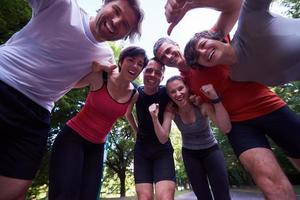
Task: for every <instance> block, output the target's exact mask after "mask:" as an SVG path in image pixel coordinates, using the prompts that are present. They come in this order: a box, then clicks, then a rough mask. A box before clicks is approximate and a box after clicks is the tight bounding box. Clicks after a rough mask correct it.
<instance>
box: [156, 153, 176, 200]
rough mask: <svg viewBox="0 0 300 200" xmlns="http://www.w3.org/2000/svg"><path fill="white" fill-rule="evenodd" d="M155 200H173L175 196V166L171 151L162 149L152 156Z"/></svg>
mask: <svg viewBox="0 0 300 200" xmlns="http://www.w3.org/2000/svg"><path fill="white" fill-rule="evenodd" d="M152 158H153V162H154V164H153V174H154V183H155V199H157V200H173V199H174V194H175V181H176V176H175V164H174V158H173V149H169V148H166V149H163V150H159V151H157V152H156V153H155V154H153V157H152Z"/></svg>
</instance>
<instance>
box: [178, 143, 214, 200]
mask: <svg viewBox="0 0 300 200" xmlns="http://www.w3.org/2000/svg"><path fill="white" fill-rule="evenodd" d="M182 158H183V163H184V167H185V170H186V173H187V175H188V177H189V180H190V183H191V185H192V189H193V191H194V193H195V195H196V196H197V199H198V200H200V199H203V200H211V199H213V198H212V195H211V192H210V189H209V184H208V180H207V174H206V170H205V168H204V165H203V164H204V163H203V162H202V160H203V159H202V152H201V150H189V149H185V148H182Z"/></svg>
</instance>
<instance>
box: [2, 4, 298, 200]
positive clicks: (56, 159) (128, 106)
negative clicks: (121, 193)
mask: <svg viewBox="0 0 300 200" xmlns="http://www.w3.org/2000/svg"><path fill="white" fill-rule="evenodd" d="M28 2H29V4H30V5H31V7H32V18H31V20H30V22H29V23H28V24H27V25H26V26H25V27H24V28H22V29H21V30H20V31H19V32H17V33H15V34H14V35H13V36H12V37H11V38H10V39H9V40H8V41H7V42H6V43H5V44H3V45H2V46H1V47H0V66H1V67H0V72H1V73H0V88H1V89H0V92H1V96H2V98H1V100H0V126H1V128H2V131H1V140H0V163H1V164H0V200H2V199H3V200H21V199H25V196H26V191H27V189H28V187H29V186H30V185H31V183H32V180H33V179H34V176H35V174H36V172H37V170H38V168H39V164H40V162H41V159H42V157H43V152H44V150H45V147H46V142H47V135H48V132H49V128H50V113H51V110H52V108H53V106H54V103H55V102H56V101H57V100H59V99H60V98H61V97H62V96H63V95H64V94H66V93H67V92H68V91H70V90H71V89H72V88H81V87H85V86H88V87H89V88H90V91H89V93H88V96H87V98H86V102H85V105H84V106H83V108H82V109H81V111H80V112H78V113H77V115H76V116H74V117H73V118H72V119H70V120H69V121H68V122H67V123H66V125H65V127H63V129H62V130H61V131H60V133H59V134H58V136H57V138H56V139H55V142H54V145H53V149H52V154H51V161H50V172H49V199H50V200H53V199H62V200H66V199H96V198H97V195H98V193H99V187H100V183H101V178H102V168H103V151H104V143H105V139H106V136H107V134H108V133H109V131H110V129H111V127H112V126H113V124H114V123H115V121H116V120H117V119H118V118H119V117H122V116H125V117H126V118H127V120H128V122H129V124H130V125H131V127H132V129H133V131H134V132H135V133H136V143H135V147H134V178H135V184H136V192H137V197H138V199H139V200H148V199H153V198H154V195H155V198H156V199H163V200H172V199H174V193H175V182H176V175H175V167H174V159H173V148H172V145H171V142H170V139H169V133H170V130H171V124H172V121H174V122H175V124H176V125H177V127H178V129H179V130H180V132H181V134H182V156H183V161H184V165H185V168H186V172H187V175H188V178H189V180H190V182H191V185H192V189H193V190H194V192H195V194H196V196H197V198H198V199H205V200H209V199H216V200H218V199H231V197H230V193H229V181H228V175H227V171H226V165H225V160H224V156H223V153H222V151H221V150H220V148H219V146H218V143H217V141H216V139H215V137H214V135H213V133H212V129H211V127H210V121H212V122H213V123H214V124H215V125H216V126H217V127H218V128H219V130H220V131H221V132H222V133H224V134H226V135H227V137H228V140H229V142H230V144H231V146H232V148H233V150H234V152H235V154H236V156H237V158H238V159H239V160H240V162H241V163H242V165H243V166H244V168H245V169H246V170H247V171H248V172H249V173H250V175H251V176H252V178H253V180H254V181H255V183H256V184H257V186H258V187H259V188H260V189H261V190H262V192H263V194H264V196H265V198H266V199H272V200H275V199H280V200H281V199H288V200H295V199H296V195H295V193H294V191H293V188H292V185H291V183H290V182H289V180H288V179H287V177H286V175H285V174H284V172H283V171H282V169H281V168H280V166H279V164H278V162H277V160H276V158H275V156H274V154H273V152H272V150H271V147H270V144H269V142H268V139H267V136H268V137H269V138H271V139H272V140H273V141H274V142H275V143H276V144H277V145H278V146H280V147H281V148H282V149H283V150H284V152H285V153H286V154H287V156H288V158H289V160H290V161H291V162H292V164H293V165H294V166H295V168H296V169H298V170H300V146H299V145H298V143H299V141H300V134H299V133H298V132H300V119H299V116H297V115H296V114H295V113H294V112H293V111H291V110H290V109H289V107H288V106H287V105H286V103H285V102H284V101H283V100H282V99H280V98H279V97H278V96H277V95H276V94H275V93H274V92H272V91H271V90H270V89H269V88H268V87H267V86H274V85H279V84H283V83H287V82H289V81H295V80H300V56H299V54H300V51H299V50H300V45H297V41H299V39H300V33H299V31H297V30H298V29H299V28H300V20H299V19H287V18H284V17H281V16H277V15H274V14H272V13H270V12H269V6H270V3H271V0H256V1H254V0H244V1H242V0H228V1H223V0H213V1H212V0H168V1H167V3H166V6H165V14H166V19H167V21H168V22H169V23H170V27H169V29H168V34H171V32H172V30H173V28H174V27H175V26H176V25H177V24H178V23H179V22H180V20H181V19H182V18H183V17H184V15H185V14H186V13H187V12H188V11H189V10H191V9H194V8H198V7H210V8H213V9H216V10H219V11H220V16H219V19H218V20H217V22H216V24H215V25H214V26H213V27H212V29H211V30H206V31H202V32H199V33H196V34H195V35H194V36H193V37H192V38H191V39H190V41H188V43H187V45H186V46H185V48H184V51H181V49H180V47H179V46H178V44H177V43H176V42H175V41H173V40H172V39H170V38H168V37H162V38H160V39H158V40H157V42H156V43H155V44H154V46H153V54H154V58H151V59H150V60H148V56H147V55H146V52H145V50H144V49H143V48H141V47H137V46H129V47H127V48H124V49H123V50H122V51H121V53H120V56H119V58H118V59H117V60H118V62H117V64H116V62H115V61H114V60H115V58H114V57H113V53H112V50H111V49H110V47H109V45H108V44H107V43H106V41H115V40H119V39H127V38H130V39H134V38H135V36H138V35H140V34H141V31H140V25H141V22H142V20H143V11H142V10H141V9H140V6H139V3H138V2H137V0H104V2H103V3H104V5H103V6H102V8H101V9H99V11H98V14H97V16H96V17H91V16H88V15H87V14H86V13H85V12H84V11H83V10H82V9H81V8H80V7H79V6H78V4H77V2H76V0H47V1H46V0H28ZM238 19H239V22H238V28H237V31H236V33H235V35H234V36H233V39H232V41H230V39H229V36H228V33H229V32H230V31H231V29H232V27H233V26H234V24H235V23H236V21H237V20H238ZM54 30H55V31H54ZM165 66H168V67H175V68H177V69H178V70H179V71H180V73H181V75H180V76H173V77H171V78H170V79H168V80H167V82H166V85H165V86H163V85H161V81H162V80H163V78H164V71H165ZM142 71H143V82H144V84H143V86H139V87H136V86H135V85H134V84H132V81H134V80H135V79H136V78H137V77H138V76H139V75H140V73H142ZM66 75H67V76H66ZM134 106H135V107H136V117H135V116H134V114H133V108H134Z"/></svg>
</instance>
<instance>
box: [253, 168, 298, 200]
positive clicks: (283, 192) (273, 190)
mask: <svg viewBox="0 0 300 200" xmlns="http://www.w3.org/2000/svg"><path fill="white" fill-rule="evenodd" d="M279 174H280V175H278V174H277V175H272V176H271V175H268V174H265V175H261V176H260V177H257V178H256V179H255V182H256V184H257V185H258V186H259V188H260V189H261V190H262V191H263V193H264V195H265V196H266V197H267V199H276V197H277V199H282V198H283V197H284V199H294V195H295V193H294V191H293V187H292V185H291V183H290V182H289V180H288V179H287V177H286V176H285V175H284V174H283V173H279Z"/></svg>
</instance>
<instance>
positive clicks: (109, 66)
mask: <svg viewBox="0 0 300 200" xmlns="http://www.w3.org/2000/svg"><path fill="white" fill-rule="evenodd" d="M116 68H117V65H115V64H112V63H110V62H108V63H106V64H100V63H99V62H96V61H93V62H92V71H93V72H100V71H102V70H103V71H106V72H107V73H111V72H113V70H114V69H116Z"/></svg>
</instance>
